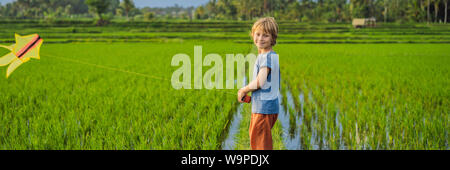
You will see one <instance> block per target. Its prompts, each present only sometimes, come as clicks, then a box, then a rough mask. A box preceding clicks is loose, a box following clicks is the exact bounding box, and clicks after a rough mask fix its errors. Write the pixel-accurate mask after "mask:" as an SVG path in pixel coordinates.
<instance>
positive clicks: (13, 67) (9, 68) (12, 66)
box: [6, 60, 23, 78]
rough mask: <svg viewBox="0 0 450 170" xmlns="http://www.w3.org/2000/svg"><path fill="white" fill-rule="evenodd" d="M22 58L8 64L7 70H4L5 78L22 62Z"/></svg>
mask: <svg viewBox="0 0 450 170" xmlns="http://www.w3.org/2000/svg"><path fill="white" fill-rule="evenodd" d="M22 63H23V62H22V60H15V61H14V62H13V63H11V65H9V67H8V70H7V71H6V78H8V77H9V75H11V73H12V72H13V71H14V70H15V69H16V68H17V67H19V66H20V65H21V64H22Z"/></svg>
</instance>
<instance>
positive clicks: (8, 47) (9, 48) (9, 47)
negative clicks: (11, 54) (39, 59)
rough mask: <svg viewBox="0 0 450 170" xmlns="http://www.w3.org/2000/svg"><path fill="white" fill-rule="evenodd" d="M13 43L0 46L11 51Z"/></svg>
mask: <svg viewBox="0 0 450 170" xmlns="http://www.w3.org/2000/svg"><path fill="white" fill-rule="evenodd" d="M14 45H15V44H13V45H10V46H6V45H0V47H2V48H6V49H8V50H10V51H12V50H13V47H14Z"/></svg>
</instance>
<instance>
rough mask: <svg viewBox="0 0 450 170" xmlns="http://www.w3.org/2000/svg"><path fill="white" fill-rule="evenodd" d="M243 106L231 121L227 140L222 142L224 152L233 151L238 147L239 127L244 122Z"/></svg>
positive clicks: (241, 105) (240, 106)
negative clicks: (237, 135)
mask: <svg viewBox="0 0 450 170" xmlns="http://www.w3.org/2000/svg"><path fill="white" fill-rule="evenodd" d="M243 106H244V105H243V104H240V105H239V107H238V108H237V110H236V113H235V114H234V115H233V118H232V119H231V123H230V126H229V129H228V134H227V136H226V138H225V140H224V141H223V142H222V150H232V149H234V148H235V146H236V140H237V139H236V134H238V133H239V127H240V124H241V121H242V109H243Z"/></svg>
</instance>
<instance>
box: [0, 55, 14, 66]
mask: <svg viewBox="0 0 450 170" xmlns="http://www.w3.org/2000/svg"><path fill="white" fill-rule="evenodd" d="M15 59H17V57H16V55H14V54H13V53H8V54H6V55H5V56H3V57H1V58H0V66H6V65H8V64H9V63H11V62H13V61H14V60H15Z"/></svg>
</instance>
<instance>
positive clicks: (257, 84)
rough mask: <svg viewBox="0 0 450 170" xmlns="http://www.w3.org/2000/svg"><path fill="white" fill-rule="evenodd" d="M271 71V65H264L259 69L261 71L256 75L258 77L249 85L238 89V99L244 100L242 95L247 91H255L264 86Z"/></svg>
mask: <svg viewBox="0 0 450 170" xmlns="http://www.w3.org/2000/svg"><path fill="white" fill-rule="evenodd" d="M269 73H270V68H269V67H262V68H261V69H259V73H258V75H257V76H256V79H255V80H253V81H251V82H250V83H249V84H248V85H247V86H245V87H243V88H241V89H240V90H239V91H238V101H239V102H243V101H242V100H241V99H242V97H244V96H245V95H247V93H249V92H253V91H255V90H258V89H259V88H261V86H263V85H264V84H265V83H266V82H267V76H268V75H269Z"/></svg>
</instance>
